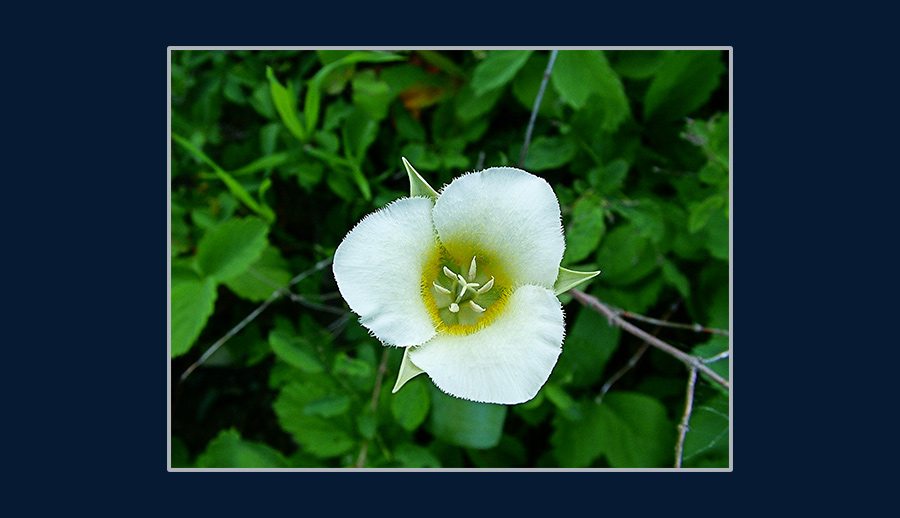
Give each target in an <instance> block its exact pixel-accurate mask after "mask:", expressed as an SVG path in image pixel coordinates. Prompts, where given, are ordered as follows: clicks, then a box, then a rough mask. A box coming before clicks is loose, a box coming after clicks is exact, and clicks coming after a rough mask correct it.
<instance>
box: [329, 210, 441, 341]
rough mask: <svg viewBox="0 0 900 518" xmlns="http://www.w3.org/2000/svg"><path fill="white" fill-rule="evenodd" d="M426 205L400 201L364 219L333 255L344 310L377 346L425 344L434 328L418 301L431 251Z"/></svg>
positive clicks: (433, 241) (432, 237)
mask: <svg viewBox="0 0 900 518" xmlns="http://www.w3.org/2000/svg"><path fill="white" fill-rule="evenodd" d="M432 207H433V205H432V202H431V200H429V199H426V198H402V199H400V200H397V201H395V202H393V203H391V204H390V205H388V206H386V207H384V208H383V209H381V210H379V211H376V212H373V213H372V214H369V215H368V216H366V217H365V218H363V220H362V221H360V222H359V224H357V225H356V227H354V228H353V230H351V231H350V233H348V234H347V237H345V238H344V241H343V242H342V243H341V244H340V246H338V248H337V250H335V252H334V267H333V269H334V278H335V280H336V281H337V284H338V289H339V290H340V291H341V295H343V297H344V300H346V301H347V304H349V305H350V309H352V310H353V312H354V313H356V314H357V315H359V316H360V319H359V321H360V323H361V324H362V325H364V326H366V327H367V328H368V329H369V330H370V331H371V332H372V334H374V335H375V336H376V337H378V339H380V340H381V341H382V342H385V343H387V344H391V345H397V346H401V347H408V346H410V345H418V344H422V343H425V342H426V341H427V340H428V339H430V338H431V337H432V336H434V334H435V322H434V319H433V317H432V316H431V314H430V313H429V312H428V309H427V308H426V306H425V303H424V301H423V298H422V270H423V267H424V266H425V264H426V262H427V261H428V259H429V254H431V253H432V252H433V251H434V250H435V249H436V247H437V239H436V236H435V232H434V226H433V224H432V222H431V211H432Z"/></svg>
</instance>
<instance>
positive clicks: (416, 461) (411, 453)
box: [394, 443, 441, 468]
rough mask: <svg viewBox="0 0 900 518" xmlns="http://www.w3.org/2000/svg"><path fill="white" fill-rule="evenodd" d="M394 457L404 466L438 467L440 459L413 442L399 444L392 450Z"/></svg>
mask: <svg viewBox="0 0 900 518" xmlns="http://www.w3.org/2000/svg"><path fill="white" fill-rule="evenodd" d="M394 458H395V459H397V460H398V461H399V462H400V464H401V465H402V467H404V468H440V467H441V461H439V460H438V459H437V457H435V456H434V455H432V453H431V452H430V451H428V450H426V449H425V448H423V447H421V446H417V445H415V444H409V443H406V444H401V445H400V446H398V447H397V449H396V450H395V451H394Z"/></svg>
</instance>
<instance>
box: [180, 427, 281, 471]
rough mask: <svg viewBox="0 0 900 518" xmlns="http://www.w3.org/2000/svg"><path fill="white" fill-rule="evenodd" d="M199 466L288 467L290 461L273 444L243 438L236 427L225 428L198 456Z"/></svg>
mask: <svg viewBox="0 0 900 518" xmlns="http://www.w3.org/2000/svg"><path fill="white" fill-rule="evenodd" d="M197 467H198V468H286V467H288V462H287V460H286V459H285V458H284V456H283V455H282V454H281V452H279V451H278V450H275V449H274V448H272V447H271V446H268V445H266V444H263V443H258V442H254V441H248V440H245V439H242V438H241V435H240V434H239V433H238V432H237V431H236V430H234V429H229V430H223V431H221V432H219V435H217V436H216V438H215V439H213V440H212V441H210V442H209V444H207V445H206V450H205V451H204V452H203V453H201V454H200V455H199V456H198V457H197Z"/></svg>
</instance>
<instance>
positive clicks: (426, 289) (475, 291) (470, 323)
mask: <svg viewBox="0 0 900 518" xmlns="http://www.w3.org/2000/svg"><path fill="white" fill-rule="evenodd" d="M421 290H422V300H423V301H424V302H425V307H426V308H427V309H428V313H429V314H430V315H431V317H432V320H433V321H434V324H435V327H436V328H437V331H438V332H446V333H450V334H454V335H466V334H471V333H474V332H476V331H478V330H479V329H481V328H483V327H484V326H486V325H489V324H490V323H491V322H492V321H493V320H494V319H495V318H496V317H497V316H498V315H500V314H502V313H503V311H504V309H505V307H506V302H507V300H508V299H509V294H510V293H511V292H512V290H511V287H510V282H509V277H508V276H507V275H506V272H505V271H504V270H503V269H502V267H500V263H499V262H498V261H496V260H495V259H494V258H493V257H490V256H487V255H483V254H480V253H479V252H478V250H475V249H474V248H473V247H471V246H468V245H465V244H455V245H451V246H445V247H438V248H437V249H436V250H434V251H432V253H431V254H430V256H429V258H428V260H427V261H426V263H425V267H424V268H423V270H422V282H421ZM460 321H464V322H462V323H461V322H460Z"/></svg>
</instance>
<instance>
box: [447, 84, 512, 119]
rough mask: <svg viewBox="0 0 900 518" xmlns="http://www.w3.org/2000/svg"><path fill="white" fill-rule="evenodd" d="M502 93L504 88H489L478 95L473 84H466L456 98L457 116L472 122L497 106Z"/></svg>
mask: <svg viewBox="0 0 900 518" xmlns="http://www.w3.org/2000/svg"><path fill="white" fill-rule="evenodd" d="M502 95H503V89H502V88H496V89H494V90H488V91H487V92H485V93H483V94H481V95H478V94H476V93H475V90H474V88H472V87H471V85H466V86H464V87H463V88H462V90H460V91H459V94H458V95H457V96H456V98H455V100H454V102H455V103H456V116H457V117H459V120H461V121H463V122H471V121H473V120H476V119H478V118H479V117H483V116H484V114H485V113H487V112H489V111H490V110H491V108H493V107H494V106H496V104H497V101H499V100H500V97H502Z"/></svg>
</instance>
